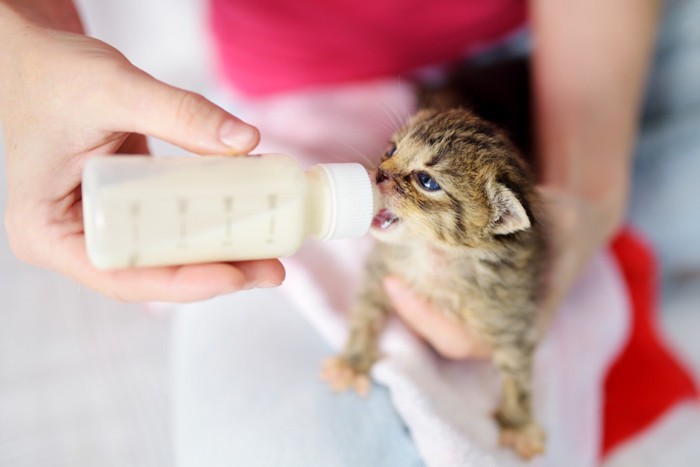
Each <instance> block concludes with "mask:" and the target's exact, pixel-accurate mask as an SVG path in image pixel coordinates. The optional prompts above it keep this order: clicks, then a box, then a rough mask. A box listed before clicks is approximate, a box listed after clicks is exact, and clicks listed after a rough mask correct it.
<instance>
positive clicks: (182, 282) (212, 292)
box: [54, 235, 284, 302]
mask: <svg viewBox="0 0 700 467" xmlns="http://www.w3.org/2000/svg"><path fill="white" fill-rule="evenodd" d="M83 238H84V237H83V236H82V235H76V236H74V237H71V238H69V239H66V242H67V244H66V245H65V249H61V253H60V254H61V255H65V258H63V259H62V260H61V261H54V263H55V264H63V265H67V266H65V268H66V269H67V270H64V271H61V272H65V273H66V274H68V275H70V276H71V277H73V278H74V279H76V280H78V281H79V282H81V283H82V284H85V285H87V286H88V287H90V288H92V289H95V290H97V291H98V292H100V293H103V294H105V295H107V296H110V297H112V298H115V299H117V300H121V301H128V302H138V301H153V300H155V301H164V302H192V301H197V300H204V299H208V298H212V297H216V296H218V295H222V294H225V293H230V292H235V291H238V290H245V289H250V288H255V287H274V286H277V285H279V284H281V283H282V281H283V280H284V268H283V266H282V264H281V263H280V262H279V261H278V260H276V259H269V260H259V261H243V262H238V263H210V264H190V265H182V266H169V267H158V268H143V269H122V270H115V271H100V270H97V269H95V267H93V266H92V264H90V262H89V260H88V258H87V255H86V253H85V243H84V240H83ZM57 259H58V258H57Z"/></svg>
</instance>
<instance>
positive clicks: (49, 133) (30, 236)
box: [0, 5, 284, 301]
mask: <svg viewBox="0 0 700 467" xmlns="http://www.w3.org/2000/svg"><path fill="white" fill-rule="evenodd" d="M0 6H2V5H0ZM0 14H4V15H3V17H2V18H0V19H2V24H0V26H2V27H0V29H1V30H2V32H0V44H3V45H2V53H0V69H2V70H3V72H2V79H1V80H0V121H2V124H3V130H4V138H5V147H6V153H7V185H8V188H7V189H8V202H7V210H6V215H5V225H6V229H7V234H8V239H9V242H10V246H11V248H12V250H13V251H14V253H15V254H16V255H17V256H18V257H19V258H20V259H22V260H24V261H26V262H29V263H32V264H34V265H37V266H41V267H44V268H48V269H52V270H54V271H57V272H59V273H62V274H65V275H68V276H70V277H73V278H74V279H76V280H77V281H79V282H81V283H82V284H85V285H87V286H88V287H91V288H93V289H95V290H97V291H99V292H102V293H104V294H106V295H108V296H111V297H114V298H117V299H120V300H125V301H142V300H159V301H191V300H199V299H204V298H208V297H212V296H216V295H219V294H223V293H227V292H231V291H235V290H240V289H243V288H249V287H259V286H262V287H264V286H272V285H276V284H279V283H280V282H281V281H282V279H283V278H284V270H283V268H282V266H281V264H280V263H279V262H278V261H277V260H266V261H249V262H239V263H218V264H203V265H188V266H180V267H165V268H151V269H138V270H121V271H110V272H105V271H98V270H96V269H95V268H94V267H93V266H92V265H91V264H90V263H89V261H88V260H87V257H86V252H85V241H84V235H83V222H82V205H81V194H80V179H81V172H82V168H83V166H84V164H85V162H86V161H87V160H88V159H89V158H90V157H92V156H95V155H104V154H114V153H131V154H134V153H135V154H139V153H143V154H146V153H148V147H147V144H146V139H145V137H144V135H151V136H154V137H157V138H160V139H163V140H166V141H169V142H171V143H173V144H176V145H178V146H180V147H182V148H185V149H187V150H189V151H191V152H194V153H197V154H244V153H247V152H248V151H250V150H251V149H253V148H254V147H255V146H256V144H257V142H258V139H259V135H258V131H257V129H255V128H254V127H252V126H250V125H247V124H245V123H243V122H242V121H240V120H239V119H237V118H236V117H234V116H232V115H230V114H228V113H227V112H225V111H224V110H223V109H221V108H219V107H217V106H215V105H214V104H212V103H211V102H209V101H207V100H206V99H204V98H203V97H202V96H199V95H197V94H193V93H190V92H186V91H183V90H180V89H177V88H174V87H171V86H168V85H166V84H164V83H162V82H159V81H157V80H155V79H154V78H152V77H151V76H149V75H148V74H146V73H144V72H143V71H141V70H139V69H137V68H136V67H134V66H133V65H132V64H131V63H130V62H129V61H128V60H127V59H126V58H125V57H124V56H123V55H122V54H121V53H119V52H118V51H117V50H116V49H114V48H112V47H110V46H108V45H107V44H105V43H103V42H100V41H98V40H95V39H92V38H89V37H86V36H83V35H80V34H74V33H69V32H63V31H58V30H53V29H49V28H47V27H45V26H44V25H41V24H38V23H35V22H33V20H29V19H27V17H26V16H23V15H21V14H18V13H17V12H16V11H12V10H10V11H9V12H8V11H7V10H6V9H0Z"/></svg>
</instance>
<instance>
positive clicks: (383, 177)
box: [377, 168, 389, 185]
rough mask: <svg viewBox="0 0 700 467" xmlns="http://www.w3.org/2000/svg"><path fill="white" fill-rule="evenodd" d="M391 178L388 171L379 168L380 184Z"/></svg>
mask: <svg viewBox="0 0 700 467" xmlns="http://www.w3.org/2000/svg"><path fill="white" fill-rule="evenodd" d="M387 180H389V175H387V173H386V172H384V171H383V170H382V169H379V168H378V169H377V185H379V184H380V183H382V182H385V181H387Z"/></svg>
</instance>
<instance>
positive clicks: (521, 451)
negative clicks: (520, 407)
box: [500, 422, 547, 459]
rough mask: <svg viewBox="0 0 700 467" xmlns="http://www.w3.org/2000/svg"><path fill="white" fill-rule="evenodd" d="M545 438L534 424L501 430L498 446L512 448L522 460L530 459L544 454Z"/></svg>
mask: <svg viewBox="0 0 700 467" xmlns="http://www.w3.org/2000/svg"><path fill="white" fill-rule="evenodd" d="M546 438H547V436H546V435H545V434H544V431H543V430H542V428H541V427H540V426H539V425H538V424H537V423H535V422H531V423H528V424H527V425H524V426H522V427H519V428H509V427H502V428H501V437H500V444H501V446H504V447H509V448H512V449H513V450H514V451H515V452H516V453H517V454H518V455H519V456H520V457H522V458H523V459H531V458H533V457H535V456H537V455H539V454H543V453H544V447H545V441H546Z"/></svg>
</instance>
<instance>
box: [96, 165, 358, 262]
mask: <svg viewBox="0 0 700 467" xmlns="http://www.w3.org/2000/svg"><path fill="white" fill-rule="evenodd" d="M323 172H324V170H320V169H319V168H318V166H316V167H314V168H312V169H311V170H310V171H309V172H308V173H306V172H304V170H303V169H302V168H301V166H300V165H299V164H298V163H297V162H296V161H295V160H294V159H292V158H290V157H288V156H284V155H265V156H248V157H237V158H232V157H216V156H210V157H197V158H152V157H148V156H123V157H121V156H112V157H105V158H96V159H93V160H90V161H89V162H88V164H87V165H86V168H85V171H84V174H83V215H84V225H85V239H86V245H87V251H88V256H89V258H90V260H91V262H92V263H93V264H94V265H95V266H96V267H97V268H100V269H116V268H127V267H143V266H161V265H172V264H188V263H204V262H217V261H236V260H250V259H263V258H276V257H283V256H288V255H291V254H292V253H294V252H296V251H297V250H298V249H299V248H300V247H301V245H302V244H303V242H304V239H305V238H306V237H307V236H308V235H315V236H320V237H322V236H324V235H325V234H327V230H328V228H329V224H330V219H331V218H332V216H333V214H337V213H334V212H333V210H334V208H333V206H332V203H331V202H330V201H329V199H328V197H329V195H330V191H332V190H331V189H330V187H329V182H330V180H329V179H328V177H325V176H324V174H323ZM365 173H366V172H365ZM367 179H368V180H369V177H367ZM370 190H371V188H370ZM370 196H371V194H370ZM371 216H372V214H371V213H369V219H367V227H369V223H370V221H371ZM324 229H326V231H324Z"/></svg>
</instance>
